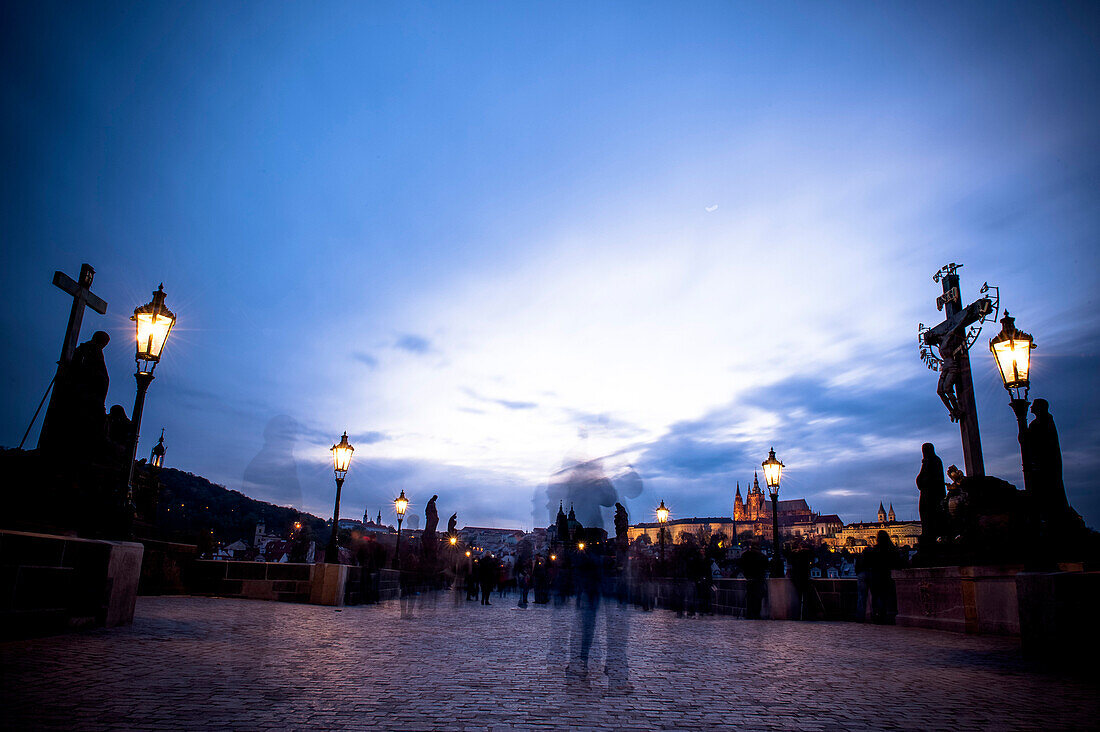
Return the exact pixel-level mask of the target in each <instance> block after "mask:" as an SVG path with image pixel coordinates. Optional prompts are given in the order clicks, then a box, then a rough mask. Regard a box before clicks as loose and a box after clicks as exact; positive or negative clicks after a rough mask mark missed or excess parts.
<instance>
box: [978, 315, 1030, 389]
mask: <svg viewBox="0 0 1100 732" xmlns="http://www.w3.org/2000/svg"><path fill="white" fill-rule="evenodd" d="M1033 348H1035V342H1034V340H1033V339H1032V337H1031V334H1029V333H1024V332H1023V331H1022V330H1020V329H1018V328H1017V327H1016V319H1015V318H1013V317H1010V316H1009V314H1008V311H1007V310H1006V311H1005V316H1004V317H1003V318H1001V332H1000V333H998V334H997V335H995V336H994V337H993V338H991V339H990V340H989V350H990V352H991V353H992V354H993V360H995V361H996V362H997V369H998V370H999V371H1000V372H1001V383H1003V384H1004V387H1005V389H1007V390H1008V393H1009V394H1011V395H1012V397H1013V398H1014V399H1027V391H1028V388H1029V387H1030V386H1031V379H1030V373H1031V349H1033Z"/></svg>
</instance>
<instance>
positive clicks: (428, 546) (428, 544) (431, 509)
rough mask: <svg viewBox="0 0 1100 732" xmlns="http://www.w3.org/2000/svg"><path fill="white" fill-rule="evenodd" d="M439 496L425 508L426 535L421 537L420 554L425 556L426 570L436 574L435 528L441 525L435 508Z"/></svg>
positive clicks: (431, 500)
mask: <svg viewBox="0 0 1100 732" xmlns="http://www.w3.org/2000/svg"><path fill="white" fill-rule="evenodd" d="M437 498H439V496H432V497H431V499H430V500H429V501H428V505H427V506H425V507H424V533H423V534H421V535H420V553H421V554H423V555H424V559H425V561H424V570H425V571H426V572H434V571H435V566H434V561H435V550H436V543H437V542H436V536H435V527H436V526H438V525H439V512H438V511H437V510H436V508H435V500H436V499H437Z"/></svg>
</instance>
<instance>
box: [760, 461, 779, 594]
mask: <svg viewBox="0 0 1100 732" xmlns="http://www.w3.org/2000/svg"><path fill="white" fill-rule="evenodd" d="M760 466H761V467H762V468H764V482H765V483H767V484H768V493H770V494H771V497H772V577H782V576H783V558H782V557H781V556H780V554H779V547H780V542H779V479H780V477H781V476H782V474H783V463H781V462H779V461H778V460H776V459H775V448H774V447H773V448H772V449H771V450H769V451H768V459H767V460H765V461H764V462H762V463H760Z"/></svg>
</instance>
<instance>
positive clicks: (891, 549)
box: [864, 529, 902, 624]
mask: <svg viewBox="0 0 1100 732" xmlns="http://www.w3.org/2000/svg"><path fill="white" fill-rule="evenodd" d="M864 553H865V554H868V555H869V556H868V558H867V568H868V570H869V571H870V573H871V576H870V587H871V619H872V621H874V622H875V623H880V624H887V623H889V624H892V623H893V622H894V616H895V615H897V612H898V611H897V606H898V599H897V590H896V588H895V587H894V578H893V577H892V576H891V574H890V573H891V571H892V570H895V569H900V568H901V566H902V561H901V555H900V554H899V553H898V549H897V547H896V546H894V542H893V541H891V540H890V535H889V534H888V533H886V531H885V530H884V529H880V530H879V532H878V534H877V535H876V537H875V545H874V546H873V547H870V548H869V549H867V550H865V552H864Z"/></svg>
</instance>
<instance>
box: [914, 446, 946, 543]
mask: <svg viewBox="0 0 1100 732" xmlns="http://www.w3.org/2000/svg"><path fill="white" fill-rule="evenodd" d="M921 452H922V453H923V458H922V459H921V462H920V473H918V474H917V490H918V491H920V502H919V503H918V504H917V508H918V509H919V510H920V529H921V537H920V541H921V546H922V547H925V548H928V547H931V546H932V545H933V544H935V541H936V538H937V537H939V536H942V534H943V528H944V527H943V501H944V499H945V498H946V497H947V491H946V489H945V486H946V484H945V483H944V481H943V461H942V460H940V458H939V456H937V455H936V449H935V447H933V446H932V443H931V442H926V443H924V444H923V445H921Z"/></svg>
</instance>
